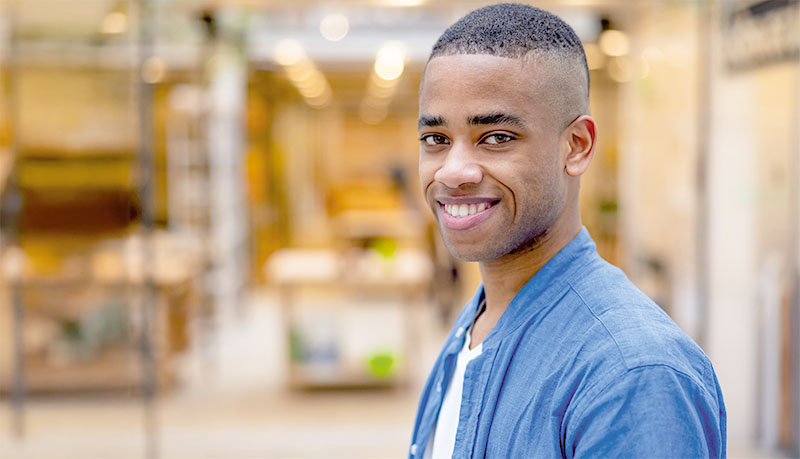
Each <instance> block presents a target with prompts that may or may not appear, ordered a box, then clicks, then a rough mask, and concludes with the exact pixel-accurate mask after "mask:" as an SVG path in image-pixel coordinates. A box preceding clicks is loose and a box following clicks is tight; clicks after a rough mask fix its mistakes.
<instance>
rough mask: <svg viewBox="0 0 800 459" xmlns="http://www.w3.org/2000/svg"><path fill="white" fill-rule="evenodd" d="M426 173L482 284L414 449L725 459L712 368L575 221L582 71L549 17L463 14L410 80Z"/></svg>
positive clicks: (582, 160) (583, 120) (567, 32)
mask: <svg viewBox="0 0 800 459" xmlns="http://www.w3.org/2000/svg"><path fill="white" fill-rule="evenodd" d="M419 102H420V108H419V110H420V114H419V137H420V144H421V146H420V159H419V175H420V181H421V184H422V189H423V192H424V194H425V198H426V201H427V203H428V204H429V205H430V207H431V209H432V210H433V213H434V215H435V217H436V220H437V222H438V224H439V228H440V231H441V234H442V237H443V239H444V242H445V244H446V245H447V247H448V248H449V250H450V251H451V252H452V253H453V255H454V256H455V257H457V258H459V259H462V260H469V261H477V262H479V264H480V270H481V275H482V278H483V284H482V286H480V287H479V288H478V291H477V292H476V293H475V296H474V298H473V299H472V300H471V301H470V302H469V303H468V304H467V305H466V307H465V308H464V310H463V311H462V312H461V314H460V315H459V317H458V319H457V320H456V324H455V326H454V328H453V331H452V332H451V333H450V335H449V336H448V338H447V341H446V342H445V344H444V348H443V350H442V352H441V354H440V355H439V357H438V359H437V360H436V363H435V365H434V367H433V370H432V372H431V374H430V376H429V378H428V381H427V383H426V385H425V388H424V390H423V393H422V396H421V400H420V404H419V410H418V413H417V418H416V423H415V426H414V434H413V440H412V445H411V449H410V457H413V458H423V457H433V458H444V457H447V458H450V457H455V458H467V457H490V458H509V457H513V458H517V457H519V458H530V457H575V456H577V457H586V456H589V457H615V456H626V457H700V456H702V457H721V456H725V407H724V403H723V400H722V393H721V391H720V387H719V384H718V382H717V379H716V376H715V374H714V371H713V369H712V367H711V363H710V362H709V360H708V358H707V357H706V356H705V354H703V351H701V350H700V348H699V347H698V346H697V345H696V344H695V343H694V342H692V340H691V339H690V338H689V337H688V336H686V335H685V334H684V333H683V332H682V331H681V330H680V329H679V328H678V327H677V326H676V325H675V323H674V322H673V321H672V320H670V318H669V317H668V316H667V315H666V314H664V312H663V311H661V309H660V308H659V307H658V306H657V305H656V304H655V303H653V302H652V301H651V300H650V299H649V298H647V297H646V296H645V295H644V294H643V293H641V292H640V291H639V290H638V289H637V288H636V287H635V286H634V285H633V284H632V283H631V282H630V281H629V280H628V279H627V277H625V275H624V274H623V273H622V272H621V271H620V270H619V269H617V268H615V267H613V266H611V265H610V264H608V263H606V262H605V261H604V260H603V259H601V258H600V257H599V256H598V255H597V252H596V251H595V245H594V243H593V242H592V239H591V237H590V236H589V234H588V232H587V231H586V229H585V228H583V227H582V224H581V218H580V213H579V210H578V188H579V183H580V176H581V174H583V173H584V172H585V171H586V169H587V168H588V166H589V163H590V161H591V159H592V155H593V154H594V148H595V142H596V131H595V123H594V120H593V119H592V117H591V116H590V115H589V72H588V69H587V67H586V57H585V55H584V52H583V47H582V45H581V43H580V40H579V39H578V37H577V36H576V35H575V33H574V31H573V30H572V29H571V28H570V27H569V26H568V25H566V24H565V23H564V22H563V21H562V20H560V19H559V18H558V17H556V16H554V15H552V14H550V13H547V12H545V11H542V10H539V9H536V8H533V7H530V6H525V5H518V4H501V5H493V6H489V7H485V8H482V9H479V10H476V11H473V12H472V13H470V14H469V15H467V16H466V17H464V18H463V19H461V20H460V21H458V22H457V23H456V24H454V25H453V26H451V27H450V28H449V29H448V30H447V31H446V32H445V33H444V34H443V35H442V36H441V37H440V38H439V40H438V42H437V43H436V45H435V46H434V48H433V52H432V53H431V57H430V59H429V61H428V64H427V67H426V69H425V74H424V76H423V78H422V83H421V86H420V100H419Z"/></svg>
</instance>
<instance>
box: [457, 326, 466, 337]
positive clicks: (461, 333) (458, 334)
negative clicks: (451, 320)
mask: <svg viewBox="0 0 800 459" xmlns="http://www.w3.org/2000/svg"><path fill="white" fill-rule="evenodd" d="M462 336H464V327H458V330H456V338H461V337H462Z"/></svg>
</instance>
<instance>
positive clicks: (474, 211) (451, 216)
mask: <svg viewBox="0 0 800 459" xmlns="http://www.w3.org/2000/svg"><path fill="white" fill-rule="evenodd" d="M436 201H437V203H438V204H439V210H440V214H441V220H442V222H443V223H444V224H445V226H447V227H448V228H451V229H458V230H464V229H469V228H472V227H474V226H475V225H477V224H478V223H480V222H482V221H483V220H485V219H486V218H488V217H489V215H490V214H491V213H492V212H493V211H494V208H495V206H496V205H497V203H498V202H500V200H499V199H496V198H485V197H468V196H457V197H454V196H443V197H440V198H437V199H436Z"/></svg>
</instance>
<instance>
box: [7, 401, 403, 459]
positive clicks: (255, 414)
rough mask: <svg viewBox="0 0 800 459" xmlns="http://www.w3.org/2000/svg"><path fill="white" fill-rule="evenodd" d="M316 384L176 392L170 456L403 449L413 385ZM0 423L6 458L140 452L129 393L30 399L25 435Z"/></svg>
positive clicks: (165, 414) (162, 421) (398, 453)
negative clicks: (296, 389)
mask: <svg viewBox="0 0 800 459" xmlns="http://www.w3.org/2000/svg"><path fill="white" fill-rule="evenodd" d="M413 392H414V391H409V390H398V391H375V392H334V393H327V392H311V393H289V392H286V393H272V394H264V393H261V394H238V395H237V396H224V397H223V396H218V397H215V398H206V399H202V398H195V397H172V398H168V399H165V400H162V401H161V402H160V403H159V406H158V408H157V412H158V415H157V422H158V427H159V428H158V432H159V433H158V436H157V437H156V441H157V443H158V451H159V455H160V457H165V458H266V457H270V458H284V457H285V458H290V457H298V458H299V457H303V458H338V457H342V458H345V457H347V458H358V457H361V458H381V457H387V458H388V457H402V456H403V455H404V454H405V451H406V448H407V445H408V439H409V435H410V428H411V425H412V419H413V416H414V409H415V403H416V393H413ZM7 414H8V413H7V412H4V413H3V418H4V422H3V424H2V426H0V429H2V430H3V433H2V434H0V457H2V458H20V459H22V458H65V459H66V458H120V459H122V458H137V459H138V458H142V457H147V456H148V455H147V454H146V444H147V443H146V440H147V439H146V437H145V434H144V432H145V429H144V419H145V417H144V411H143V408H142V407H141V405H139V404H138V403H136V402H135V401H133V400H97V399H96V400H70V401H66V400H62V401H52V400H51V401H47V402H43V401H39V402H33V403H31V404H30V406H29V407H28V410H27V419H26V424H27V425H28V426H29V430H28V432H27V434H26V437H25V438H24V440H21V441H20V440H17V439H14V438H12V437H9V426H8V422H7V420H8V419H9V417H8V416H7Z"/></svg>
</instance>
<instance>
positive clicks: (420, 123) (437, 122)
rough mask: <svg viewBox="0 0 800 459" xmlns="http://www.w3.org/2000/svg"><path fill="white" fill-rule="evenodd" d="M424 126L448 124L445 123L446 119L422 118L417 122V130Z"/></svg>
mask: <svg viewBox="0 0 800 459" xmlns="http://www.w3.org/2000/svg"><path fill="white" fill-rule="evenodd" d="M423 126H428V127H436V126H447V123H445V122H444V118H442V117H441V116H420V117H419V121H417V128H421V127H423Z"/></svg>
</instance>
